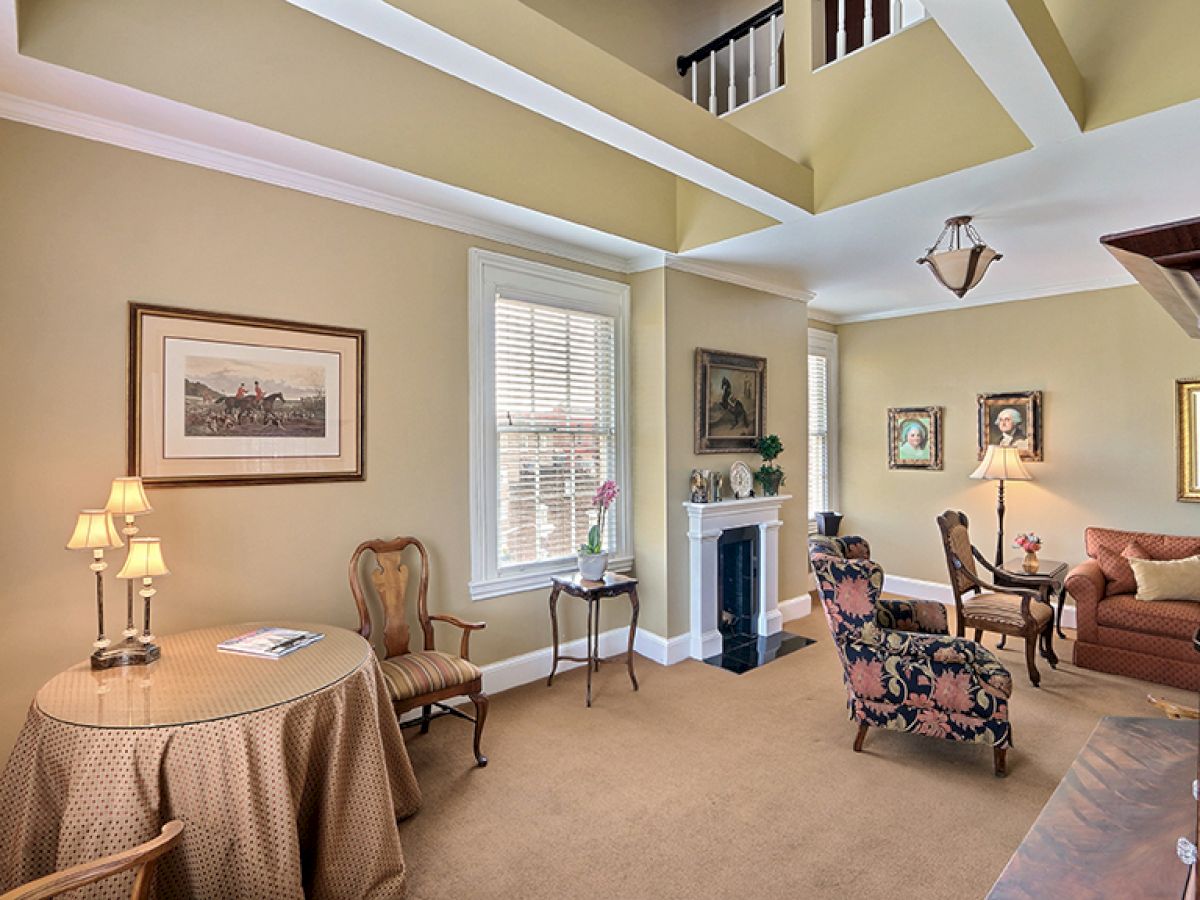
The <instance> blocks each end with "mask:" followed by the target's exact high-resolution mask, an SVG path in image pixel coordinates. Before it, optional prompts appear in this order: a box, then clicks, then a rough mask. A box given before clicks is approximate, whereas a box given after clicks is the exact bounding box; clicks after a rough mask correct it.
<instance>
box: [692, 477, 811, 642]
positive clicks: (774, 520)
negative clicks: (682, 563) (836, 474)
mask: <svg viewBox="0 0 1200 900" xmlns="http://www.w3.org/2000/svg"><path fill="white" fill-rule="evenodd" d="M791 499H792V497H791V495H790V494H779V495H778V496H775V497H747V498H746V499H744V500H722V501H720V502H719V503H684V504H683V508H684V509H685V510H686V511H687V515H688V547H689V555H688V558H689V581H690V585H691V588H690V590H691V628H690V633H689V642H688V649H689V652H690V655H691V656H692V657H693V658H695V659H705V658H706V657H710V656H715V655H717V654H718V653H720V652H721V632H720V631H718V630H717V619H718V610H717V540H718V538H720V537H721V532H723V531H728V530H729V529H731V528H745V527H746V526H757V527H758V536H759V537H758V551H759V552H758V622H757V627H758V633H759V636H760V637H768V636H770V635H773V634H778V633H779V631H781V630H782V629H783V616H782V615H781V614H780V612H779V526H780V525H782V524H783V522H782V521H781V520H780V518H779V510H780V507H781V506H782V505H783V503H784V502H785V501H787V500H791Z"/></svg>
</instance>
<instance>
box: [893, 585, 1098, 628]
mask: <svg viewBox="0 0 1200 900" xmlns="http://www.w3.org/2000/svg"><path fill="white" fill-rule="evenodd" d="M883 589H884V590H885V591H887V592H888V593H891V594H900V595H901V596H902V597H911V598H912V599H914V600H932V601H934V602H936V603H941V604H942V605H943V606H953V605H954V591H953V590H952V589H951V588H950V585H948V584H942V583H941V582H939V581H922V580H921V579H919V578H905V577H903V576H902V575H884V576H883ZM1054 608H1055V609H1056V610H1057V609H1058V603H1057V601H1056V602H1055V604H1054ZM1062 627H1063V628H1074V627H1075V606H1074V605H1073V604H1071V603H1068V604H1067V605H1066V606H1064V607H1063V616H1062Z"/></svg>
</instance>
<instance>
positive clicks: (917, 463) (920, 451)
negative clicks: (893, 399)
mask: <svg viewBox="0 0 1200 900" xmlns="http://www.w3.org/2000/svg"><path fill="white" fill-rule="evenodd" d="M942 413H943V408H942V407H940V406H893V407H889V408H888V411H887V414H888V468H889V469H929V470H931V471H937V470H940V469H941V468H942Z"/></svg>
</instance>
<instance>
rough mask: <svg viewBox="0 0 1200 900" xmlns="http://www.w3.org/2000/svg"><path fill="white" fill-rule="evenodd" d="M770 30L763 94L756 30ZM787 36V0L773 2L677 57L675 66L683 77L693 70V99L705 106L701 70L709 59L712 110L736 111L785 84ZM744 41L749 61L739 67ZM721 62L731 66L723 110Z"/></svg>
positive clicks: (744, 51) (744, 50)
mask: <svg viewBox="0 0 1200 900" xmlns="http://www.w3.org/2000/svg"><path fill="white" fill-rule="evenodd" d="M764 28H765V29H767V30H768V31H769V40H768V47H769V50H768V53H767V83H766V90H764V91H762V92H761V93H760V91H759V83H758V80H759V79H758V69H759V60H758V57H759V55H760V51H759V46H758V45H759V43H761V41H759V42H756V41H755V33H756V32H758V33H761V31H762V29H764ZM782 35H783V0H778V2H776V3H772V4H771V5H770V6H768V7H767V8H766V9H764V10H761V11H760V12H757V13H755V14H754V15H753V16H751V17H750V18H748V19H746V21H744V22H742V23H740V24H738V25H735V26H734V27H733V28H730V29H729V30H728V31H726V32H725V33H724V34H722V35H720V36H718V37H715V38H713V39H712V40H711V41H709V42H708V43H707V44H704V45H703V46H702V47H698V48H697V49H695V50H693V51H692V52H691V53H688V54H686V55H685V56H680V57H678V58H677V59H676V60H675V66H676V69H677V70H678V72H679V74H680V75H681V76H686V75H687V74H688V73H689V72H690V73H691V92H692V102H693V103H695V104H697V105H699V106H704V105H705V103H704V102H702V101H701V95H700V77H699V70H700V67H701V64H702V63H703V62H704V61H705V60H707V61H708V99H707V106H708V111H709V112H710V113H712V114H713V115H714V116H715V115H718V114H719V113H721V112H732V111H733V110H735V109H737V108H738V107H739V106H745V105H746V104H747V103H750V102H751V101H753V100H757V99H758V98H759V97H761V96H765V95H766V94H768V93H770V92H771V91H774V90H776V89H777V88H778V87H779V86H780V85H781V84H782V83H783V71H782V67H781V65H780V59H779V39H780V38H781V37H782ZM739 41H740V42H741V44H742V53H743V55H745V57H746V63H745V64H744V65H743V67H742V68H741V69H739V68H738V58H739V55H738V52H737V47H738V42H739ZM719 65H724V66H725V67H726V68H727V69H728V84H727V86H726V89H725V103H724V110H721V104H720V102H719V95H718V92H717V70H718V66H719ZM739 75H742V76H743V77H744V80H745V84H746V89H745V91H744V93H740V92H739V90H738V81H739Z"/></svg>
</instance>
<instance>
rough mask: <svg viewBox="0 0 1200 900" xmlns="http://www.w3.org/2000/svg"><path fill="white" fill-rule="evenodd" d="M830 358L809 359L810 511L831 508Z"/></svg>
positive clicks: (810, 513)
mask: <svg viewBox="0 0 1200 900" xmlns="http://www.w3.org/2000/svg"><path fill="white" fill-rule="evenodd" d="M829 508H830V505H829V359H828V357H825V356H813V355H810V356H809V357H808V509H809V513H808V515H809V518H810V519H811V518H812V516H813V513H814V512H816V511H817V510H826V509H829Z"/></svg>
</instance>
